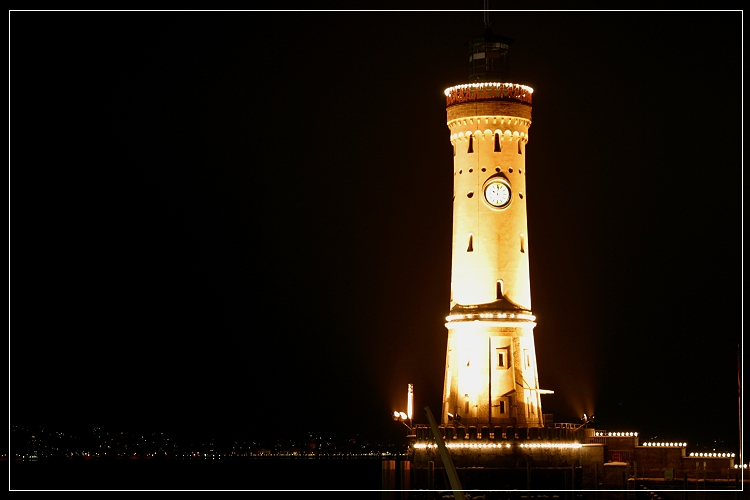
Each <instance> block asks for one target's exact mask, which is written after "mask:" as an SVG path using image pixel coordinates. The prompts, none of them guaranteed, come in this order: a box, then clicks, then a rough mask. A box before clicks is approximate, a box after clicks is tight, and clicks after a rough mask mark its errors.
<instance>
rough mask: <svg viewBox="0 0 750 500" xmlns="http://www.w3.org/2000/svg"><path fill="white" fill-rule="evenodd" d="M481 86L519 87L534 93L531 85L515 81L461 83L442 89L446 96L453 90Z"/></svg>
mask: <svg viewBox="0 0 750 500" xmlns="http://www.w3.org/2000/svg"><path fill="white" fill-rule="evenodd" d="M481 87H513V88H520V89H523V90H525V91H526V92H528V93H529V94H533V93H534V89H532V88H531V87H527V86H526V85H519V84H517V83H500V82H482V83H465V84H463V85H454V86H453V87H448V88H447V89H445V90H444V91H443V93H444V94H445V97H448V96H449V95H451V92H452V91H455V90H463V89H469V88H475V89H476V88H481Z"/></svg>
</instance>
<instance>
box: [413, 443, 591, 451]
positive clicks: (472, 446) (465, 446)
mask: <svg viewBox="0 0 750 500" xmlns="http://www.w3.org/2000/svg"><path fill="white" fill-rule="evenodd" d="M581 446H582V445H581V444H580V443H528V444H527V443H524V444H519V445H518V447H519V448H529V449H530V448H553V449H565V448H573V449H577V448H581ZM445 447H446V448H450V449H486V450H501V449H502V450H508V449H510V448H511V447H512V446H511V444H510V443H505V444H502V443H501V444H498V443H446V444H445ZM414 448H415V449H418V450H424V449H433V448H437V444H435V443H415V444H414Z"/></svg>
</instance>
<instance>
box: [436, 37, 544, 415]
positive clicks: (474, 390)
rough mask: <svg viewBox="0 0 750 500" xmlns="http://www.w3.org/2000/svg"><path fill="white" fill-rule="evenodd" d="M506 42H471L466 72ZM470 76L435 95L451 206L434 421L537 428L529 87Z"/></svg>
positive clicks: (491, 39) (496, 39) (539, 411)
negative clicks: (442, 110)
mask: <svg viewBox="0 0 750 500" xmlns="http://www.w3.org/2000/svg"><path fill="white" fill-rule="evenodd" d="M511 41H512V40H509V39H505V38H502V37H495V36H494V35H492V34H491V33H489V36H488V35H487V34H485V37H484V42H485V43H486V45H487V47H488V48H486V49H485V52H484V53H482V52H481V51H480V50H479V49H478V48H477V45H478V43H477V42H476V39H475V41H473V43H472V51H473V53H472V71H474V74H476V70H475V68H476V64H475V62H474V61H476V58H477V57H479V58H480V59H481V58H482V57H486V56H487V54H489V53H490V48H489V47H490V45H491V44H493V43H497V44H500V43H503V44H504V48H505V49H507V43H509V42H511ZM505 56H506V57H507V51H506V52H505ZM488 67H489V66H488ZM506 69H507V68H506ZM475 79H476V80H478V82H477V83H472V84H467V85H459V86H456V87H451V88H449V89H447V90H446V91H445V94H446V106H447V115H448V128H449V129H450V140H451V144H452V145H453V152H454V162H453V174H454V183H453V186H454V192H453V200H454V201H453V256H452V274H451V298H450V315H449V316H448V317H447V318H446V320H447V323H446V327H447V328H448V346H447V355H446V363H445V365H446V366H445V385H444V390H443V412H442V422H443V424H451V423H454V422H455V421H456V420H455V419H456V416H460V418H461V424H468V425H477V426H479V425H489V426H498V425H501V426H502V425H518V426H532V427H533V426H539V425H543V419H542V408H541V402H540V399H539V394H540V391H539V383H538V376H537V367H536V354H535V349H534V335H533V329H534V326H535V325H536V323H535V317H534V316H533V315H532V313H531V291H530V282H529V237H528V228H527V217H526V203H527V200H528V197H527V190H526V175H527V172H526V162H525V158H526V144H527V143H528V139H529V127H530V125H531V96H532V92H533V91H532V89H530V88H529V87H526V86H523V85H517V84H511V83H494V82H483V81H482V78H475Z"/></svg>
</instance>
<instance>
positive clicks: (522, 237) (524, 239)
mask: <svg viewBox="0 0 750 500" xmlns="http://www.w3.org/2000/svg"><path fill="white" fill-rule="evenodd" d="M521 253H526V237H525V236H524V235H523V233H521Z"/></svg>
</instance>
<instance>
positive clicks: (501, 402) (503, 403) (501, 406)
mask: <svg viewBox="0 0 750 500" xmlns="http://www.w3.org/2000/svg"><path fill="white" fill-rule="evenodd" d="M499 406H500V414H501V415H505V401H500V405H499Z"/></svg>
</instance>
